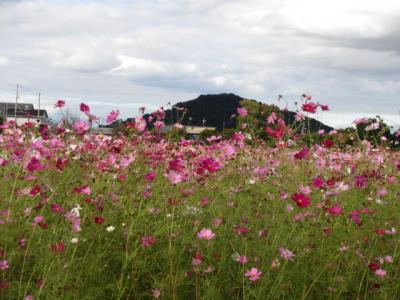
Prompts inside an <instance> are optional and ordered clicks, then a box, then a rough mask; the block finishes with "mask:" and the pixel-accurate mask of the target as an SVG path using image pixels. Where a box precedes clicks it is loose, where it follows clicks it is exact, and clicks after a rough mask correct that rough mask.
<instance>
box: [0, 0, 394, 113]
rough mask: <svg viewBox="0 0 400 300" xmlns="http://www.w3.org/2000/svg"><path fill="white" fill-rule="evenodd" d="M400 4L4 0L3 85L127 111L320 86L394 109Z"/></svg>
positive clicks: (324, 94) (0, 16)
mask: <svg viewBox="0 0 400 300" xmlns="http://www.w3.org/2000/svg"><path fill="white" fill-rule="evenodd" d="M399 6H400V3H399V2H398V1H394V0H387V1H385V3H384V5H383V4H382V2H381V1H377V0H371V1H368V2H365V1H360V0H348V1H344V0H337V1H334V2H326V1H317V0H248V1H240V0H234V1H227V0H217V1H211V0H204V1H200V0H185V1H184V0H178V1H172V0H154V1H137V0H136V1H126V0H120V1H110V0H102V1H90V2H88V1H79V0H74V1H67V0H56V1H50V0H38V1H7V2H2V9H1V10H0V28H2V29H1V31H0V39H1V40H3V41H7V43H3V45H2V49H1V51H2V52H1V55H0V67H1V69H0V75H1V76H0V90H2V91H3V93H10V94H12V90H13V89H14V86H15V84H16V83H21V86H22V89H23V90H24V91H26V93H27V94H32V95H35V94H36V93H37V91H38V90H41V91H42V92H43V93H44V94H46V93H47V95H48V98H46V97H44V99H45V100H44V102H46V101H49V103H48V104H49V105H50V102H52V101H54V100H55V99H57V98H59V97H64V98H69V99H71V101H70V102H71V105H72V104H73V105H75V104H79V101H80V100H82V99H85V100H86V101H92V102H93V107H94V108H93V109H94V110H95V111H96V112H97V113H99V114H104V115H105V114H107V112H108V109H109V104H110V103H115V105H116V107H115V108H114V109H120V110H121V111H122V112H123V113H122V116H123V117H126V116H128V115H129V114H131V113H133V112H136V111H137V107H139V103H140V105H143V103H147V106H149V107H157V106H159V105H163V104H164V103H166V102H167V101H170V100H174V99H175V101H181V100H188V99H191V98H193V97H195V96H197V95H198V94H200V93H217V92H235V93H237V94H239V95H242V96H244V97H249V98H255V99H259V100H263V101H266V102H270V101H274V100H275V99H276V96H277V95H278V94H284V95H285V96H286V97H287V98H288V99H292V101H294V100H297V97H298V96H299V95H301V94H303V93H308V94H312V95H313V96H314V97H315V99H318V100H319V101H321V102H326V103H327V104H330V105H331V106H332V109H333V110H334V111H336V112H338V113H341V112H343V113H344V112H346V113H352V112H354V113H355V112H357V113H360V114H362V113H370V112H381V113H391V112H392V111H393V109H396V110H397V109H398V108H394V107H395V105H396V103H398V96H397V95H398V94H399V92H400V89H399V85H400V56H399V54H400V7H399ZM38 20H40V22H39V21H38ZM5 64H8V65H12V68H10V67H7V68H4V66H5ZM46 99H48V100H46ZM132 99H135V100H134V101H133V100H132ZM396 101H397V102H396ZM102 102H103V103H107V105H103V106H102V105H101V104H99V103H102ZM45 104H46V103H45ZM106 106H107V107H106ZM126 106H129V107H131V110H127V109H124V108H125V107H126Z"/></svg>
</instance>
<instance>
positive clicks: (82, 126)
mask: <svg viewBox="0 0 400 300" xmlns="http://www.w3.org/2000/svg"><path fill="white" fill-rule="evenodd" d="M72 128H73V129H74V130H75V131H76V133H77V134H79V135H83V134H85V133H86V132H87V131H88V130H89V124H88V123H87V122H86V121H83V120H78V121H75V123H74V124H72Z"/></svg>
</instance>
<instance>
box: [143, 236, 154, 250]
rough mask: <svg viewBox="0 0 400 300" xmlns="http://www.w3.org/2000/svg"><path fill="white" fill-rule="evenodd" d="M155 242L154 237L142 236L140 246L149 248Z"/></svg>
mask: <svg viewBox="0 0 400 300" xmlns="http://www.w3.org/2000/svg"><path fill="white" fill-rule="evenodd" d="M156 242H157V239H156V238H155V237H154V236H150V235H148V236H144V237H142V239H141V240H140V244H141V245H142V247H143V248H149V247H151V246H153V245H154V244H155V243H156Z"/></svg>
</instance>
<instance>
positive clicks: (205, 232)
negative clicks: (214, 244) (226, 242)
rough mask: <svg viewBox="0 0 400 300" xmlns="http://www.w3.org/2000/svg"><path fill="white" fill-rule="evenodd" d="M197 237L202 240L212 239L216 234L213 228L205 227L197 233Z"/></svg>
mask: <svg viewBox="0 0 400 300" xmlns="http://www.w3.org/2000/svg"><path fill="white" fill-rule="evenodd" d="M197 237H198V238H199V239H201V240H207V241H209V240H212V239H213V238H214V237H215V234H214V233H213V232H212V230H211V229H207V228H203V229H202V230H200V232H199V233H197Z"/></svg>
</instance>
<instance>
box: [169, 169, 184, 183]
mask: <svg viewBox="0 0 400 300" xmlns="http://www.w3.org/2000/svg"><path fill="white" fill-rule="evenodd" d="M167 178H168V181H169V182H170V183H171V184H178V183H180V182H182V181H183V175H182V174H181V173H178V172H175V171H170V172H169V173H168V174H167Z"/></svg>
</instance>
